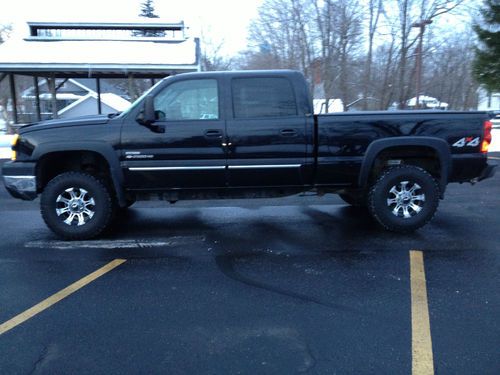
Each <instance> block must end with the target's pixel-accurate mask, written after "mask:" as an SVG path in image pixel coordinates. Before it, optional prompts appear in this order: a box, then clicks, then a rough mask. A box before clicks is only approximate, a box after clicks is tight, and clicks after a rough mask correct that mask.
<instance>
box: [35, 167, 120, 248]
mask: <svg viewBox="0 0 500 375" xmlns="http://www.w3.org/2000/svg"><path fill="white" fill-rule="evenodd" d="M68 189H69V190H70V191H74V192H76V193H75V194H74V195H76V194H79V196H80V197H81V196H83V194H84V193H82V191H85V192H86V193H87V194H85V197H87V199H88V200H87V201H86V202H87V203H88V202H90V199H92V202H93V203H94V204H90V205H89V206H87V204H85V205H84V208H88V211H86V214H85V215H83V214H82V217H83V218H85V219H86V220H85V223H84V224H81V225H78V224H79V216H73V217H72V218H71V221H70V220H69V219H70V217H69V216H70V215H71V214H70V213H69V211H68V210H67V206H69V205H70V204H69V203H68V202H64V203H62V206H63V207H62V208H63V209H65V210H66V211H65V213H60V214H59V215H58V211H57V210H58V208H59V209H61V208H60V207H61V202H59V203H58V199H65V200H66V201H67V200H68V198H70V196H69V193H68V192H67V190H68ZM71 189H74V190H71ZM80 189H82V190H80ZM70 202H71V200H70ZM40 211H41V214H42V217H43V220H44V221H45V223H46V224H47V226H48V227H49V228H50V229H51V230H52V231H53V232H54V233H56V234H57V235H58V236H60V237H62V238H63V239H65V240H86V239H90V238H93V237H96V236H98V235H99V234H101V233H102V232H103V231H104V230H105V229H106V228H107V227H108V225H109V224H110V222H111V219H112V217H113V211H114V204H113V201H112V194H110V192H109V190H108V188H107V187H106V186H105V185H104V184H103V183H102V182H101V181H100V180H98V179H97V178H96V177H94V176H92V175H90V174H87V173H82V172H66V173H62V174H60V175H58V176H56V177H54V178H53V179H52V180H51V181H49V183H48V184H47V186H46V187H45V189H44V191H43V193H42V196H41V201H40ZM88 212H91V213H92V216H91V217H90V215H89V214H88ZM65 219H66V220H67V221H70V224H67V223H66V222H65ZM82 221H83V220H82Z"/></svg>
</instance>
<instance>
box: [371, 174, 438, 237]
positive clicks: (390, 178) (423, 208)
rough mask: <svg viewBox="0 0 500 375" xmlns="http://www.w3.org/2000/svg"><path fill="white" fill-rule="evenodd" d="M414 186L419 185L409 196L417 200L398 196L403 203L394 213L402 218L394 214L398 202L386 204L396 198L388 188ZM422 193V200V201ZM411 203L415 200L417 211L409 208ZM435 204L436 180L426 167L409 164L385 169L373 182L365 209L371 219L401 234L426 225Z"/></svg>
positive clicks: (431, 216) (436, 193) (435, 206)
mask: <svg viewBox="0 0 500 375" xmlns="http://www.w3.org/2000/svg"><path fill="white" fill-rule="evenodd" d="M405 182H407V184H405ZM415 185H417V186H418V187H419V188H418V189H417V190H416V192H417V193H416V194H414V195H412V197H415V198H419V199H415V200H414V199H413V198H405V199H404V200H403V199H402V198H401V201H400V202H402V204H401V206H399V207H400V209H398V210H397V213H398V214H399V215H403V217H401V216H397V215H396V213H395V211H396V209H397V206H398V203H395V202H394V203H392V205H389V202H390V201H391V202H392V201H396V200H397V198H396V197H397V195H396V194H394V193H391V189H393V190H392V191H398V190H397V187H398V186H399V188H400V191H403V190H406V186H410V187H413V186H415ZM402 186H405V188H402ZM394 188H396V189H394ZM410 190H411V189H410ZM422 196H423V197H424V198H425V201H422ZM393 197H394V198H393ZM410 202H412V203H413V202H415V206H418V207H419V208H417V210H419V211H418V212H417V210H413V208H411V207H410V208H408V206H407V205H408V204H409V203H410ZM438 205H439V186H438V183H437V181H436V180H435V179H434V177H432V176H431V175H430V174H429V173H428V172H427V171H426V170H424V169H422V168H420V167H416V166H412V165H402V166H397V167H393V168H390V169H387V170H385V171H384V172H383V173H382V174H381V175H380V176H379V178H378V179H377V181H376V182H375V183H374V184H373V185H372V187H371V189H370V192H369V195H368V209H369V211H370V213H371V215H372V216H373V217H374V219H375V220H376V221H377V222H378V223H379V224H380V225H382V226H383V227H384V228H385V229H387V230H390V231H394V232H400V233H408V232H413V231H415V230H417V229H419V228H421V227H423V226H424V225H426V224H427V223H428V222H429V221H431V219H432V218H433V217H434V214H435V213H436V211H437V208H438ZM403 206H406V207H407V208H406V212H404V208H403ZM405 214H406V215H407V216H408V215H410V217H404V215H405Z"/></svg>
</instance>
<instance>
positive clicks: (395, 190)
mask: <svg viewBox="0 0 500 375" xmlns="http://www.w3.org/2000/svg"><path fill="white" fill-rule="evenodd" d="M424 204H425V194H424V193H423V192H422V187H421V186H420V185H419V184H417V183H416V182H411V181H401V182H399V183H398V184H396V185H394V186H393V187H392V188H391V189H390V190H389V196H388V198H387V207H389V209H390V210H391V212H392V214H393V215H394V216H396V217H400V218H403V219H411V218H412V217H415V216H416V215H418V214H419V213H420V211H422V209H423V207H424Z"/></svg>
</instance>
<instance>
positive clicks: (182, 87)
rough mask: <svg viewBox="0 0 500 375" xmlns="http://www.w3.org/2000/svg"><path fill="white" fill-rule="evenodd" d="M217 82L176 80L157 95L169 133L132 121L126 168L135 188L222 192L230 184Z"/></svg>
mask: <svg viewBox="0 0 500 375" xmlns="http://www.w3.org/2000/svg"><path fill="white" fill-rule="evenodd" d="M219 98H220V95H219V85H218V81H217V80H216V79H205V78H203V79H186V80H178V81H174V82H172V83H171V84H169V85H168V86H166V87H165V88H164V89H163V90H162V91H160V92H159V93H157V94H156V96H155V97H154V107H155V112H156V118H157V120H156V121H155V123H154V124H153V125H155V126H161V127H163V128H164V129H165V132H164V133H159V132H155V131H153V130H151V129H149V128H148V127H145V126H141V125H139V124H138V123H137V122H136V121H134V120H133V119H132V120H131V121H130V123H127V124H126V125H125V126H124V127H123V133H122V167H123V169H124V172H125V174H126V177H127V178H126V181H127V187H128V188H130V189H148V190H162V189H174V188H218V187H224V186H225V184H226V151H225V148H224V147H223V145H222V143H223V140H224V137H225V131H226V130H225V121H224V119H223V115H222V111H221V109H220V108H221V103H220V101H219Z"/></svg>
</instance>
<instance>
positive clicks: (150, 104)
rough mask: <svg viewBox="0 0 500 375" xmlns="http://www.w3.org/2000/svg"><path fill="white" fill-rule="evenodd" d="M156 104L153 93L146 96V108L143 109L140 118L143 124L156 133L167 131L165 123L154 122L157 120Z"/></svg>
mask: <svg viewBox="0 0 500 375" xmlns="http://www.w3.org/2000/svg"><path fill="white" fill-rule="evenodd" d="M154 104H155V103H154V97H153V96H151V95H148V96H146V97H145V98H144V109H143V110H142V113H141V116H140V118H139V119H138V120H139V122H140V123H141V124H142V125H144V126H145V127H147V128H149V129H150V130H151V131H153V132H155V133H165V127H164V126H163V125H155V124H154V122H155V121H156V112H155V105H154Z"/></svg>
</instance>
